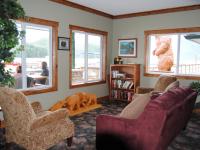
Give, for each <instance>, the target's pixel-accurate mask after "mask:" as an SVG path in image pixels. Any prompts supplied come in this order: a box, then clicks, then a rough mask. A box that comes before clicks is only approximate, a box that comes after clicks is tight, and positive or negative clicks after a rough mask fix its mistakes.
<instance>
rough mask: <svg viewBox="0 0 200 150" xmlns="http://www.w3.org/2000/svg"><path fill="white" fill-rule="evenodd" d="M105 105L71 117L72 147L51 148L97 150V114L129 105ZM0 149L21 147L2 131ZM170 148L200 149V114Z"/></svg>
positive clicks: (111, 111)
mask: <svg viewBox="0 0 200 150" xmlns="http://www.w3.org/2000/svg"><path fill="white" fill-rule="evenodd" d="M102 105H103V107H101V108H98V109H96V110H92V111H90V112H86V113H83V114H80V115H77V116H74V117H71V119H72V120H73V122H74V124H75V137H74V139H73V144H72V146H71V147H67V146H66V144H65V142H61V143H59V144H57V145H55V146H53V147H52V148H50V149H49V150H95V138H96V134H95V131H96V116H97V115H99V114H112V115H116V114H118V113H120V112H121V110H122V109H123V108H124V107H125V106H126V105H127V103H124V102H119V101H114V102H113V101H103V102H102ZM0 149H1V150H7V149H10V150H14V149H19V150H22V149H21V148H19V147H17V146H16V145H15V144H5V138H4V135H3V133H2V130H1V131H0ZM168 150H200V114H197V113H193V114H192V117H191V120H190V121H189V123H188V126H187V128H186V130H184V131H182V132H181V133H180V134H179V135H178V136H177V137H176V138H175V139H174V141H173V142H172V143H171V144H170V146H169V148H168Z"/></svg>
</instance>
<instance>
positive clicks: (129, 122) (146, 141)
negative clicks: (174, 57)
mask: <svg viewBox="0 0 200 150" xmlns="http://www.w3.org/2000/svg"><path fill="white" fill-rule="evenodd" d="M196 97H197V93H196V92H195V91H193V90H192V89H190V88H181V87H179V88H176V89H173V90H169V91H168V92H166V93H164V94H162V95H161V96H159V97H154V98H153V99H151V100H150V102H149V103H148V105H147V106H146V107H145V110H144V112H143V113H142V114H141V115H140V116H139V117H138V118H137V119H125V118H120V117H118V116H111V115H99V116H97V118H96V147H97V149H98V150H100V149H103V148H102V147H106V146H105V145H104V146H103V144H104V143H106V144H108V142H113V140H115V145H116V147H118V148H119V146H120V145H122V144H124V145H125V146H126V148H127V149H130V150H134V149H135V150H166V149H167V147H168V145H169V144H170V142H171V141H172V140H173V139H174V138H175V137H176V136H177V134H179V132H180V131H181V130H182V129H185V128H186V125H187V122H188V121H189V119H190V115H191V113H192V109H193V107H194V104H195V101H196ZM109 137H110V138H112V139H109ZM113 137H115V138H113ZM116 139H117V140H116ZM119 141H121V143H120V142H119ZM118 145H119V146H118Z"/></svg>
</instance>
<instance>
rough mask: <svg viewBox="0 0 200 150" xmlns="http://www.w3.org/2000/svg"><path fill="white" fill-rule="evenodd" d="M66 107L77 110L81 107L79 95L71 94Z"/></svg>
mask: <svg viewBox="0 0 200 150" xmlns="http://www.w3.org/2000/svg"><path fill="white" fill-rule="evenodd" d="M66 107H67V108H68V109H69V110H70V111H75V110H78V109H80V98H79V96H78V95H72V96H69V97H68V98H67V99H66Z"/></svg>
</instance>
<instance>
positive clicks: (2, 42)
mask: <svg viewBox="0 0 200 150" xmlns="http://www.w3.org/2000/svg"><path fill="white" fill-rule="evenodd" d="M24 16H25V12H24V10H23V8H22V7H21V5H20V4H19V2H18V1H17V0H1V3H0V86H9V87H11V86H13V85H14V83H15V80H14V78H13V77H12V76H11V74H10V71H9V70H6V69H5V64H6V63H10V62H12V61H13V60H14V57H15V53H16V50H19V48H18V49H15V50H14V49H13V48H15V47H16V46H17V45H18V44H19V38H21V37H23V36H24V32H23V31H22V32H19V31H18V30H17V27H16V24H15V22H14V20H17V19H20V18H24Z"/></svg>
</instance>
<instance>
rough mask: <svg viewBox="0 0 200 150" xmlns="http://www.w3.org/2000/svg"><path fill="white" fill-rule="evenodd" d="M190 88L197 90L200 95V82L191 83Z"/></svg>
mask: <svg viewBox="0 0 200 150" xmlns="http://www.w3.org/2000/svg"><path fill="white" fill-rule="evenodd" d="M190 87H191V88H192V89H193V90H195V91H196V92H197V93H198V95H200V82H199V81H193V82H192V83H190Z"/></svg>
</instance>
